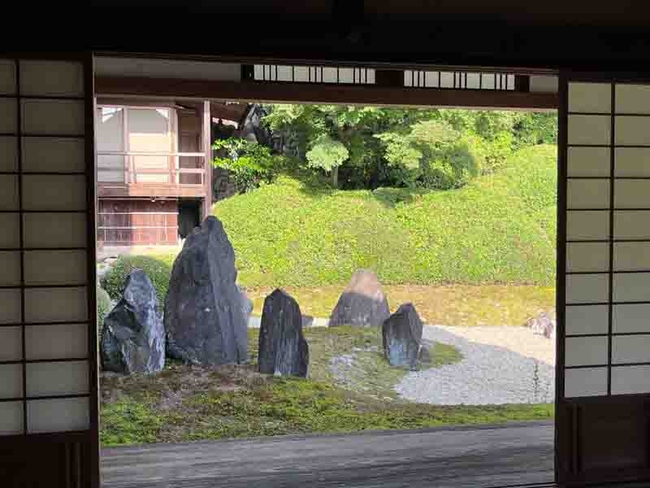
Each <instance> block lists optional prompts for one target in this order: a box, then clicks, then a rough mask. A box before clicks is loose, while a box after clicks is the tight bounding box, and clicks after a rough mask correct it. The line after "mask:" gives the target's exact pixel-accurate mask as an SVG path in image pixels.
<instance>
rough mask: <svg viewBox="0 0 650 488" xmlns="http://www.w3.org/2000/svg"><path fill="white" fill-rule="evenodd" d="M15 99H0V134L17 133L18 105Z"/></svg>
mask: <svg viewBox="0 0 650 488" xmlns="http://www.w3.org/2000/svg"><path fill="white" fill-rule="evenodd" d="M17 103H18V102H17V101H16V99H15V98H0V133H4V134H16V133H17V132H18V105H17Z"/></svg>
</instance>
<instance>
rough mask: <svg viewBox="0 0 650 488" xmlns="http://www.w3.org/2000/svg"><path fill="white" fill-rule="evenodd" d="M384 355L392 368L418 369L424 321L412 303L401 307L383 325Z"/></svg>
mask: <svg viewBox="0 0 650 488" xmlns="http://www.w3.org/2000/svg"><path fill="white" fill-rule="evenodd" d="M382 339H383V344H384V355H385V356H386V359H388V362H389V363H390V365H391V366H396V367H400V368H409V369H412V370H415V369H417V364H418V359H419V358H420V354H421V352H420V350H421V347H422V321H421V320H420V317H419V316H418V313H417V311H416V310H415V307H414V306H413V304H412V303H405V304H404V305H401V306H400V307H399V309H398V310H397V312H395V313H394V314H393V315H391V316H390V317H388V318H387V319H386V320H385V321H384V323H383V325H382Z"/></svg>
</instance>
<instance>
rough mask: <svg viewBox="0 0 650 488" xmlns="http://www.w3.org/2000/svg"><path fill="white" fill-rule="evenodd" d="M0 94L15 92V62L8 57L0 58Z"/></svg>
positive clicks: (13, 93)
mask: <svg viewBox="0 0 650 488" xmlns="http://www.w3.org/2000/svg"><path fill="white" fill-rule="evenodd" d="M0 94H2V95H15V94H16V63H15V62H14V61H13V60H9V59H0Z"/></svg>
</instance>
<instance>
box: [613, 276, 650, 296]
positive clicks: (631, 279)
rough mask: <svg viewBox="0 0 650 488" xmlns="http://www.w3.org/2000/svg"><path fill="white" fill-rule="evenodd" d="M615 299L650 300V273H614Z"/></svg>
mask: <svg viewBox="0 0 650 488" xmlns="http://www.w3.org/2000/svg"><path fill="white" fill-rule="evenodd" d="M614 301H615V302H644V301H650V273H623V274H619V273H616V274H614Z"/></svg>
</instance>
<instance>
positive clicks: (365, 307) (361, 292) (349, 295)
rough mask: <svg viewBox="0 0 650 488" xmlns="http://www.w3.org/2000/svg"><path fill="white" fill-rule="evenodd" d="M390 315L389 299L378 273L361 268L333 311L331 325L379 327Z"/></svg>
mask: <svg viewBox="0 0 650 488" xmlns="http://www.w3.org/2000/svg"><path fill="white" fill-rule="evenodd" d="M389 315H390V309H389V308H388V300H387V299H386V296H385V295H384V293H383V292H382V291H381V285H380V284H379V280H378V279H377V275H375V273H373V272H372V271H368V270H365V269H361V270H359V271H357V272H356V273H354V275H353V276H352V279H351V280H350V283H349V284H348V286H347V287H346V288H345V290H344V291H343V293H342V294H341V296H340V297H339V300H338V302H337V304H336V307H334V311H332V316H331V317H330V323H329V325H330V327H336V326H338V325H351V326H354V327H379V326H380V325H381V324H382V322H383V321H384V320H386V319H387V318H388V316H389Z"/></svg>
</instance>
